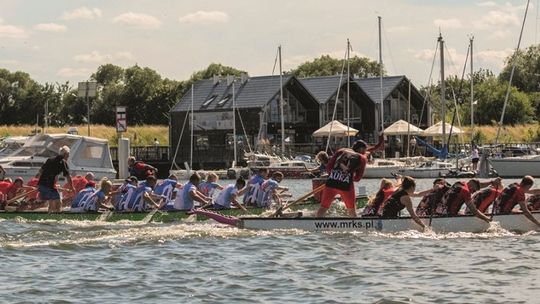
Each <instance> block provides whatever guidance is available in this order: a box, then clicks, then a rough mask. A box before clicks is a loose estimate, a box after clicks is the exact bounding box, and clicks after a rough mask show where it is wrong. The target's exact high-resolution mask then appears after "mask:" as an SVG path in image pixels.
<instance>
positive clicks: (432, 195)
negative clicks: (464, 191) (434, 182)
mask: <svg viewBox="0 0 540 304" xmlns="http://www.w3.org/2000/svg"><path fill="white" fill-rule="evenodd" d="M449 189H450V187H449V186H448V185H438V186H437V188H434V189H432V190H431V191H430V192H429V193H428V194H426V195H424V197H422V199H421V200H420V203H419V204H418V206H417V207H416V215H418V216H428V215H431V214H432V213H433V210H435V208H436V206H437V204H438V203H439V202H440V201H441V200H442V198H443V196H444V194H445V193H446V192H447V191H448V190H449Z"/></svg>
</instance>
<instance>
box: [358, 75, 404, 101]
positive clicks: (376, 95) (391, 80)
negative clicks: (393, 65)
mask: <svg viewBox="0 0 540 304" xmlns="http://www.w3.org/2000/svg"><path fill="white" fill-rule="evenodd" d="M404 79H405V76H385V77H383V99H386V98H388V95H390V94H391V93H392V92H393V91H394V90H395V89H396V87H397V86H398V85H399V84H400V83H401V81H403V80H404ZM354 81H355V82H356V83H358V85H359V86H360V88H362V90H363V91H364V92H365V93H366V94H367V95H368V96H369V98H370V99H371V100H373V102H374V103H379V102H380V100H381V79H380V78H379V77H373V78H358V79H355V80H354Z"/></svg>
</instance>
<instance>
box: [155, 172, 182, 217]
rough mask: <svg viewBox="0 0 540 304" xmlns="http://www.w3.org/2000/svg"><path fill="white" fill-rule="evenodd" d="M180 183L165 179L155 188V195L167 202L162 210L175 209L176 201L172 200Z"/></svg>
mask: <svg viewBox="0 0 540 304" xmlns="http://www.w3.org/2000/svg"><path fill="white" fill-rule="evenodd" d="M176 185H178V181H175V180H174V179H164V180H163V181H161V183H159V184H157V185H156V187H154V194H156V195H161V197H163V199H164V200H165V201H166V202H167V204H166V205H164V206H163V207H162V208H161V209H163V210H172V209H174V201H173V200H172V194H173V191H174V189H176Z"/></svg>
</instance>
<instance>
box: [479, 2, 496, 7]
mask: <svg viewBox="0 0 540 304" xmlns="http://www.w3.org/2000/svg"><path fill="white" fill-rule="evenodd" d="M476 5H478V6H484V7H492V6H497V3H495V2H493V1H485V2H478V3H476Z"/></svg>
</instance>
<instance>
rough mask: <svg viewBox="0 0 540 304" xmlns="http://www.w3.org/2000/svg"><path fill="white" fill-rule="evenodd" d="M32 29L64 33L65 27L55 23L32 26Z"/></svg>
mask: <svg viewBox="0 0 540 304" xmlns="http://www.w3.org/2000/svg"><path fill="white" fill-rule="evenodd" d="M34 29H35V30H38V31H42V32H66V31H67V27H66V26H65V25H62V24H57V23H40V24H36V25H34Z"/></svg>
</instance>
